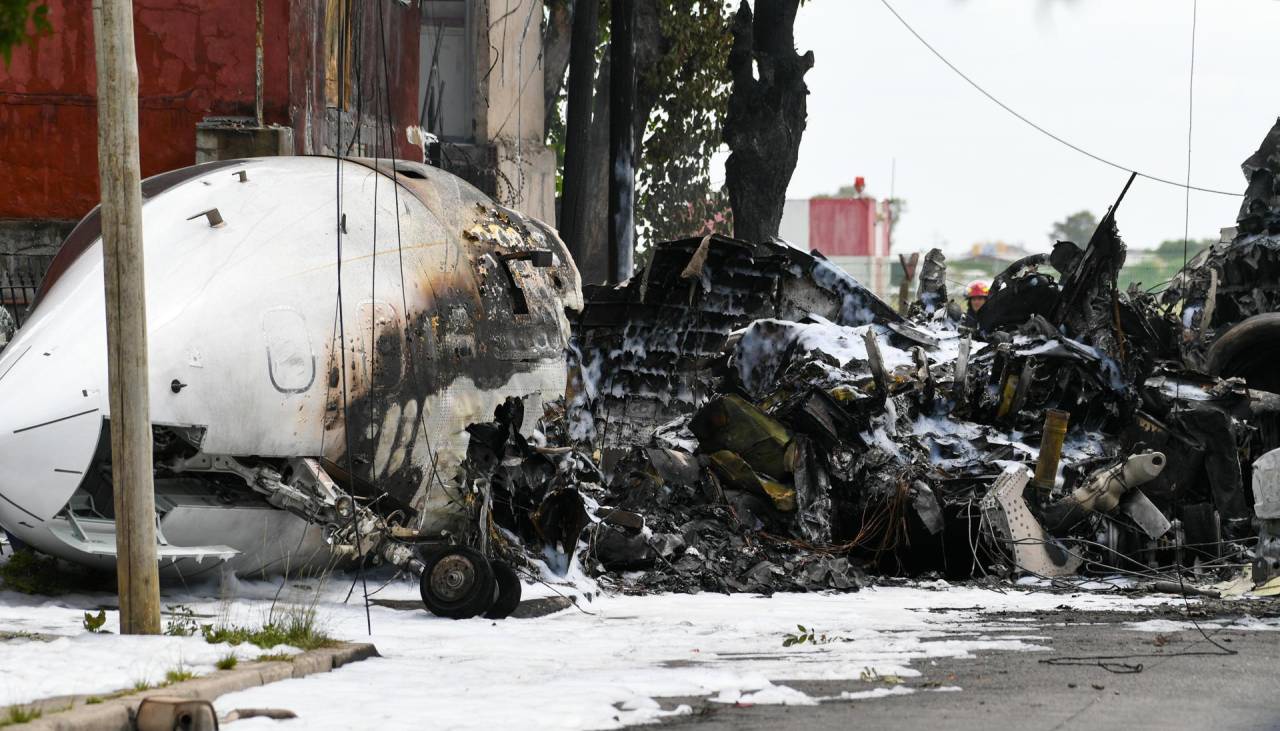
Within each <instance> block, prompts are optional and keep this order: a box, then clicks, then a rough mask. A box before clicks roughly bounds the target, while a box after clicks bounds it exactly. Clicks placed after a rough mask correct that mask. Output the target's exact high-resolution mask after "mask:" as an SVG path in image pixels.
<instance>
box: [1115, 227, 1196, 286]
mask: <svg viewBox="0 0 1280 731" xmlns="http://www.w3.org/2000/svg"><path fill="white" fill-rule="evenodd" d="M1217 241H1218V240H1217V239H1191V240H1190V241H1188V242H1186V258H1185V261H1191V260H1192V259H1194V258H1195V257H1196V255H1197V254H1199V253H1200V252H1202V251H1204V250H1205V249H1207V248H1209V247H1210V246H1213V245H1214V244H1215V243H1217ZM1183 261H1184V258H1183V241H1182V239H1169V240H1168V241H1162V242H1160V245H1159V246H1157V247H1156V248H1155V249H1149V250H1143V249H1130V250H1129V252H1128V256H1127V257H1126V258H1125V263H1124V268H1123V269H1121V270H1120V275H1119V277H1117V283H1118V284H1119V286H1120V289H1122V290H1125V289H1128V288H1129V285H1130V284H1137V285H1138V287H1139V289H1144V290H1158V289H1163V288H1164V287H1165V285H1166V284H1168V282H1169V280H1171V279H1173V277H1174V275H1176V274H1177V273H1178V272H1179V271H1181V270H1182V264H1183Z"/></svg>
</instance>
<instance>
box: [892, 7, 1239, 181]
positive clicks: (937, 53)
mask: <svg viewBox="0 0 1280 731" xmlns="http://www.w3.org/2000/svg"><path fill="white" fill-rule="evenodd" d="M880 3H881V4H882V5H884V6H885V8H887V9H888V10H889V12H890V13H893V17H895V18H897V19H898V22H899V23H901V24H902V27H904V28H906V29H907V30H908V31H909V32H910V33H911V35H913V36H915V37H916V40H918V41H920V43H922V44H923V45H924V47H925V48H927V49H929V51H930V52H931V53H933V55H935V56H937V57H938V60H939V61H942V62H943V63H944V64H946V65H947V68H949V69H951V70H952V71H954V72H956V75H958V76H959V77H960V78H962V79H964V80H965V81H966V82H968V84H969V85H970V86H972V87H973V88H974V89H977V90H978V92H979V93H981V94H982V95H983V96H985V97H986V98H987V99H990V100H991V101H992V102H994V103H995V104H996V105H997V106H999V107H1000V108H1001V109H1003V110H1005V111H1006V112H1008V113H1009V114H1012V115H1013V116H1014V117H1016V118H1017V119H1018V120H1019V121H1020V122H1022V123H1023V124H1026V125H1027V126H1029V127H1031V128H1032V129H1034V130H1036V131H1037V132H1039V133H1040V134H1042V135H1044V136H1046V137H1048V138H1050V139H1052V140H1054V141H1055V142H1057V143H1059V144H1062V145H1065V146H1067V147H1069V148H1071V149H1072V150H1075V151H1076V152H1078V153H1080V154H1081V155H1084V156H1086V157H1089V158H1092V159H1093V160H1096V161H1097V162H1100V163H1102V164H1103V165H1109V166H1111V167H1113V168H1115V169H1117V170H1123V171H1125V172H1127V173H1133V174H1135V175H1138V176H1140V177H1143V178H1146V179H1147V180H1154V181H1155V182H1157V183H1164V184H1165V185H1172V186H1174V187H1177V188H1185V189H1187V190H1198V191H1200V192H1202V193H1216V194H1217V195H1229V196H1234V197H1236V198H1242V197H1243V195H1242V194H1240V193H1233V192H1231V191H1227V190H1217V189H1215V188H1203V187H1200V186H1197V185H1192V184H1191V179H1190V177H1188V178H1187V182H1185V183H1180V182H1178V181H1176V180H1170V179H1168V178H1162V177H1160V176H1158V175H1151V174H1150V173H1144V172H1142V171H1141V170H1134V169H1133V168H1129V167H1125V166H1124V165H1121V164H1120V163H1117V162H1113V161H1111V160H1108V159H1107V158H1105V157H1102V156H1101V155H1096V154H1094V153H1092V152H1089V151H1088V150H1086V149H1084V148H1083V147H1080V146H1079V145H1076V144H1073V143H1072V142H1069V141H1068V140H1065V139H1063V138H1062V137H1059V136H1058V135H1056V134H1054V133H1052V132H1050V131H1049V130H1047V129H1045V128H1044V127H1041V126H1040V125H1038V124H1036V123H1035V122H1033V121H1031V120H1030V119H1027V118H1026V117H1024V116H1023V115H1022V114H1019V113H1018V111H1017V110H1015V109H1014V108H1013V107H1010V106H1009V105H1008V104H1005V103H1004V102H1002V101H1000V100H999V99H997V98H996V97H995V95H994V94H992V93H991V92H989V91H987V90H986V89H984V88H983V87H982V85H981V84H979V83H978V82H976V81H974V80H973V79H972V78H970V77H969V75H968V74H966V73H965V72H963V71H961V70H960V69H959V68H957V67H956V65H955V64H953V63H951V61H949V60H947V57H946V56H943V55H942V53H941V52H940V51H939V50H938V49H936V48H934V47H933V46H932V45H931V44H930V43H929V42H928V41H926V40H925V39H924V37H923V36H921V35H920V34H919V33H917V32H916V29H915V28H912V27H911V24H910V23H908V22H907V20H906V18H903V17H902V16H901V15H899V14H898V11H897V10H894V8H893V6H892V5H890V4H889V0H880Z"/></svg>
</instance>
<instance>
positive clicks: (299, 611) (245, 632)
mask: <svg viewBox="0 0 1280 731" xmlns="http://www.w3.org/2000/svg"><path fill="white" fill-rule="evenodd" d="M200 630H201V633H202V634H203V635H204V639H205V641H206V642H209V643H210V644H218V643H221V642H226V643H228V644H232V645H243V644H250V645H254V646H255V647H259V648H262V649H264V650H269V649H271V648H273V647H275V646H277V645H289V646H291V647H296V648H298V649H300V650H316V649H319V648H322V647H333V646H334V645H335V644H337V643H336V642H335V641H334V639H333V638H332V637H330V636H329V635H327V634H325V633H324V631H323V630H321V628H320V626H319V623H318V622H317V618H316V611H315V608H314V607H297V608H294V609H293V610H292V611H288V612H282V613H279V614H276V615H274V616H272V617H271V618H270V619H268V621H267V622H266V624H264V625H262V626H261V627H258V628H256V629H254V628H249V627H240V626H235V625H222V626H220V627H215V626H213V625H210V624H206V625H204V626H202V627H201V628H200Z"/></svg>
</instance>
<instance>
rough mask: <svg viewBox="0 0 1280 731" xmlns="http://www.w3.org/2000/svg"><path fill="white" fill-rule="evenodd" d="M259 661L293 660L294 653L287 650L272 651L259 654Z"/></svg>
mask: <svg viewBox="0 0 1280 731" xmlns="http://www.w3.org/2000/svg"><path fill="white" fill-rule="evenodd" d="M258 662H293V655H290V654H288V653H286V652H271V653H267V654H265V655H259V656H258Z"/></svg>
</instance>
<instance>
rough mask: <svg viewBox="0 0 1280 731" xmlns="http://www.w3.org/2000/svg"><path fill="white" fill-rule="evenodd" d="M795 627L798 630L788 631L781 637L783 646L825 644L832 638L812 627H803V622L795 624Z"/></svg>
mask: <svg viewBox="0 0 1280 731" xmlns="http://www.w3.org/2000/svg"><path fill="white" fill-rule="evenodd" d="M796 629H797V630H799V632H795V633H788V634H786V635H785V636H784V637H783V639H782V646H783V647H791V646H792V645H804V644H809V645H825V644H827V643H828V642H832V641H833V640H832V639H831V638H829V637H827V636H826V635H825V634H822V635H820V634H817V632H816V631H815V630H814V629H813V628H812V627H805V626H804V625H803V624H797V625H796Z"/></svg>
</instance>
